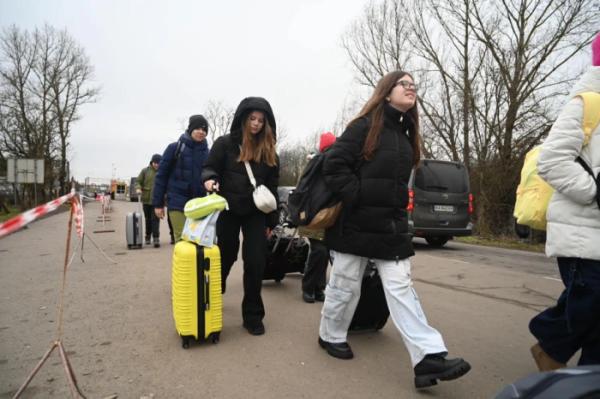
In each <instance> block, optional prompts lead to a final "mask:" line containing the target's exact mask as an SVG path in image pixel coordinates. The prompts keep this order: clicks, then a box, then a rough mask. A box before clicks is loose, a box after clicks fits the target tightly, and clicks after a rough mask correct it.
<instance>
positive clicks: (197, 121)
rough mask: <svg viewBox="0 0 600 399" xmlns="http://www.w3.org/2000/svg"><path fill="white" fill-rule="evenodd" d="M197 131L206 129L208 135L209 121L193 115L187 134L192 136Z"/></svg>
mask: <svg viewBox="0 0 600 399" xmlns="http://www.w3.org/2000/svg"><path fill="white" fill-rule="evenodd" d="M196 129H204V131H205V132H206V133H208V121H207V120H206V118H205V117H204V116H202V115H192V116H190V121H189V124H188V128H187V133H188V134H192V132H193V131H194V130H196Z"/></svg>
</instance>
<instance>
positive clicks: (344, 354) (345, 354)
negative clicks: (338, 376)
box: [319, 337, 354, 359]
mask: <svg viewBox="0 0 600 399" xmlns="http://www.w3.org/2000/svg"><path fill="white" fill-rule="evenodd" d="M319 345H320V346H321V348H323V349H325V350H326V351H327V353H329V354H330V355H331V356H333V357H337V358H338V359H352V358H353V357H354V353H353V352H352V348H350V345H348V343H347V342H340V343H332V342H327V341H323V340H322V339H321V337H319Z"/></svg>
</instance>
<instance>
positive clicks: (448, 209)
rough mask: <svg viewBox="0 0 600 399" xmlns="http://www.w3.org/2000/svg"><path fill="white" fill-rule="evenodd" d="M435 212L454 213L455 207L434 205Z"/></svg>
mask: <svg viewBox="0 0 600 399" xmlns="http://www.w3.org/2000/svg"><path fill="white" fill-rule="evenodd" d="M433 210H434V212H454V206H453V205H434V206H433Z"/></svg>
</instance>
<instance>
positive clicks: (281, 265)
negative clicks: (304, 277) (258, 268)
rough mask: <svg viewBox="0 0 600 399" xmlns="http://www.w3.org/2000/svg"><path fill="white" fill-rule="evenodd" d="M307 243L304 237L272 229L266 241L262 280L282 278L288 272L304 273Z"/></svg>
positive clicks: (278, 279) (279, 279)
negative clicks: (265, 260) (265, 257)
mask: <svg viewBox="0 0 600 399" xmlns="http://www.w3.org/2000/svg"><path fill="white" fill-rule="evenodd" d="M309 247H310V246H309V244H308V242H307V240H306V239H305V238H304V237H294V236H288V235H285V234H283V233H281V232H276V231H274V232H273V234H272V235H271V238H270V239H269V240H268V242H267V262H266V265H265V272H264V274H263V280H275V281H277V282H279V281H281V280H283V278H284V277H285V275H286V274H288V273H304V267H305V266H306V259H307V258H308V251H309Z"/></svg>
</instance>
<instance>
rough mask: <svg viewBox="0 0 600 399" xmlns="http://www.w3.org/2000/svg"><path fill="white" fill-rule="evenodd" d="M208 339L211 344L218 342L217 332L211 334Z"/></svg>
mask: <svg viewBox="0 0 600 399" xmlns="http://www.w3.org/2000/svg"><path fill="white" fill-rule="evenodd" d="M210 340H211V341H212V343H213V344H216V343H218V342H219V333H215V334H211V338H210Z"/></svg>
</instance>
